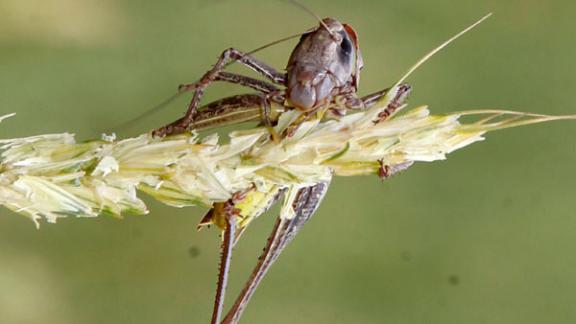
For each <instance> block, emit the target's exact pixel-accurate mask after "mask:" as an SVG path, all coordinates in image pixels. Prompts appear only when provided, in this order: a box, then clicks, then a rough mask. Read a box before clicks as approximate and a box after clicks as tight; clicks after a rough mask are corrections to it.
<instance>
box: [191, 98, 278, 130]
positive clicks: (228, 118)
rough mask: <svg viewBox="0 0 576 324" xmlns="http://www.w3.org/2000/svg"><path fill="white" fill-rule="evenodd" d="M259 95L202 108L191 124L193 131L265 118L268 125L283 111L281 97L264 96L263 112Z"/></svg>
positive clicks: (223, 101)
mask: <svg viewBox="0 0 576 324" xmlns="http://www.w3.org/2000/svg"><path fill="white" fill-rule="evenodd" d="M263 96H264V95H261V94H241V95H236V96H231V97H226V98H223V99H220V100H217V101H214V102H211V103H209V104H207V105H205V106H203V107H202V108H201V109H200V110H199V111H198V113H197V114H196V117H195V118H194V121H193V123H192V126H193V127H194V129H197V130H204V129H209V128H212V127H217V126H225V125H230V124H237V123H243V122H248V121H257V120H263V118H267V119H268V120H269V121H270V124H273V122H272V121H273V120H276V119H277V118H278V115H279V114H280V113H282V112H284V111H285V109H286V108H285V107H284V106H283V105H282V104H281V103H282V102H283V99H282V98H283V96H282V95H273V94H270V95H266V98H267V99H268V101H267V102H266V103H267V104H268V107H267V110H268V111H267V112H263V109H264V108H263Z"/></svg>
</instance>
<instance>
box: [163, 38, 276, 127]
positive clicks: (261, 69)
mask: <svg viewBox="0 0 576 324" xmlns="http://www.w3.org/2000/svg"><path fill="white" fill-rule="evenodd" d="M235 61H237V62H239V63H241V64H243V65H245V66H247V67H249V68H250V69H252V70H254V71H256V72H258V73H260V74H261V75H262V76H264V77H266V78H267V79H269V80H270V81H272V82H274V83H276V84H281V85H284V84H285V79H286V76H285V74H284V73H281V72H278V71H276V70H275V69H274V68H272V67H270V66H269V65H267V64H266V63H264V62H261V61H259V60H257V59H255V58H253V57H252V56H250V55H248V54H246V53H244V52H241V51H239V50H237V49H235V48H229V49H227V50H225V51H224V52H222V54H221V55H220V57H219V59H218V61H217V62H216V64H214V66H213V67H212V68H211V69H210V70H208V72H206V73H205V74H204V75H203V76H202V78H200V81H198V82H197V84H196V85H195V89H194V95H193V97H192V100H191V101H190V104H189V105H188V109H187V111H186V114H185V115H184V117H183V118H180V119H178V120H177V121H175V122H173V123H170V124H168V125H166V126H164V127H161V128H159V129H157V130H155V131H153V132H152V135H153V136H159V137H162V136H166V135H171V134H176V133H183V132H185V131H186V130H187V129H188V127H189V126H190V125H191V124H192V122H193V121H194V117H195V115H196V112H197V108H198V105H199V104H200V100H201V99H202V97H203V96H204V91H206V88H208V86H209V85H210V84H212V82H214V81H216V79H217V78H218V76H219V75H220V74H221V73H222V70H223V69H224V68H225V67H226V66H228V64H230V63H231V62H235Z"/></svg>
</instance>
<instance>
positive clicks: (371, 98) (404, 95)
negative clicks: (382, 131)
mask: <svg viewBox="0 0 576 324" xmlns="http://www.w3.org/2000/svg"><path fill="white" fill-rule="evenodd" d="M389 91H390V89H389V88H388V89H384V90H381V91H378V92H375V93H372V94H369V95H367V96H364V97H362V102H364V107H365V108H370V107H372V106H373V105H374V104H376V103H377V102H378V100H380V99H381V98H382V97H384V96H385V95H386V94H388V92H389ZM410 92H412V86H410V85H409V84H407V83H404V84H401V85H399V86H398V92H397V93H396V95H395V96H394V98H392V100H391V101H390V102H389V103H388V105H387V106H386V108H384V110H382V111H381V112H380V113H379V114H378V117H377V119H376V120H374V124H378V123H380V122H382V121H384V120H386V119H388V117H390V116H391V115H392V114H394V112H396V110H397V109H398V108H399V107H400V106H402V105H403V104H404V103H405V102H406V99H408V96H409V95H410Z"/></svg>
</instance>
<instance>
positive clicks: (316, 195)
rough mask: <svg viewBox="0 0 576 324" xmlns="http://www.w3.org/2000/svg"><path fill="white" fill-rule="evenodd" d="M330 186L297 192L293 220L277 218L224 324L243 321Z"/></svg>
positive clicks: (319, 185) (309, 188)
mask: <svg viewBox="0 0 576 324" xmlns="http://www.w3.org/2000/svg"><path fill="white" fill-rule="evenodd" d="M329 184H330V183H329V182H321V183H318V184H315V185H313V186H310V187H305V188H302V189H300V190H298V192H297V193H296V196H295V199H294V200H293V201H292V208H293V210H294V212H295V215H294V217H292V218H290V219H288V218H286V217H282V216H280V217H278V219H277V221H276V224H275V225H274V229H273V230H272V233H271V235H270V236H269V238H268V242H267V244H266V247H265V248H264V252H263V253H262V255H261V256H260V258H259V260H258V264H257V265H256V267H255V268H254V270H253V271H252V274H251V275H250V278H249V279H248V281H247V282H246V284H245V285H244V288H243V289H242V291H241V292H240V295H239V296H238V298H237V299H236V301H235V303H234V305H233V306H232V308H231V309H230V311H229V312H228V314H227V315H226V317H225V318H224V320H223V321H222V323H225V324H231V323H237V322H238V321H239V320H240V317H241V316H242V313H243V311H244V310H245V308H246V306H247V305H248V302H249V301H250V298H251V297H252V295H253V294H254V292H255V291H256V288H257V287H258V285H259V284H260V282H261V281H262V279H263V278H264V275H266V273H267V272H268V270H269V269H270V267H271V266H272V264H273V263H274V261H276V259H278V257H279V256H280V253H282V251H283V250H284V248H285V247H286V246H287V245H288V243H290V241H291V240H292V239H293V238H294V237H295V236H296V234H298V232H299V231H300V230H301V229H302V227H303V226H304V225H305V224H306V222H307V221H308V220H309V219H310V218H311V217H312V215H314V212H316V209H317V208H318V206H319V205H320V203H321V202H322V199H323V198H324V195H325V194H326V191H327V190H328V186H329Z"/></svg>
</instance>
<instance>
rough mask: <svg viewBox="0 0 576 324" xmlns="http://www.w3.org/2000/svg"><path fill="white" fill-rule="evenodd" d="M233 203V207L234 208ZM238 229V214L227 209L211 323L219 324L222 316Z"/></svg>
mask: <svg viewBox="0 0 576 324" xmlns="http://www.w3.org/2000/svg"><path fill="white" fill-rule="evenodd" d="M233 208H234V207H233V205H232V209H233ZM235 229H236V215H234V213H233V212H230V211H227V214H226V229H225V230H224V235H223V238H222V245H221V252H220V253H221V254H220V269H219V271H218V285H217V287H216V297H215V298H214V309H213V311H212V321H211V322H210V323H211V324H219V323H220V319H221V317H222V309H223V308H224V296H225V294H226V286H227V285H228V273H229V272H230V261H231V260H232V246H233V245H234V244H233V242H234V236H235V235H236V234H235Z"/></svg>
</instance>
